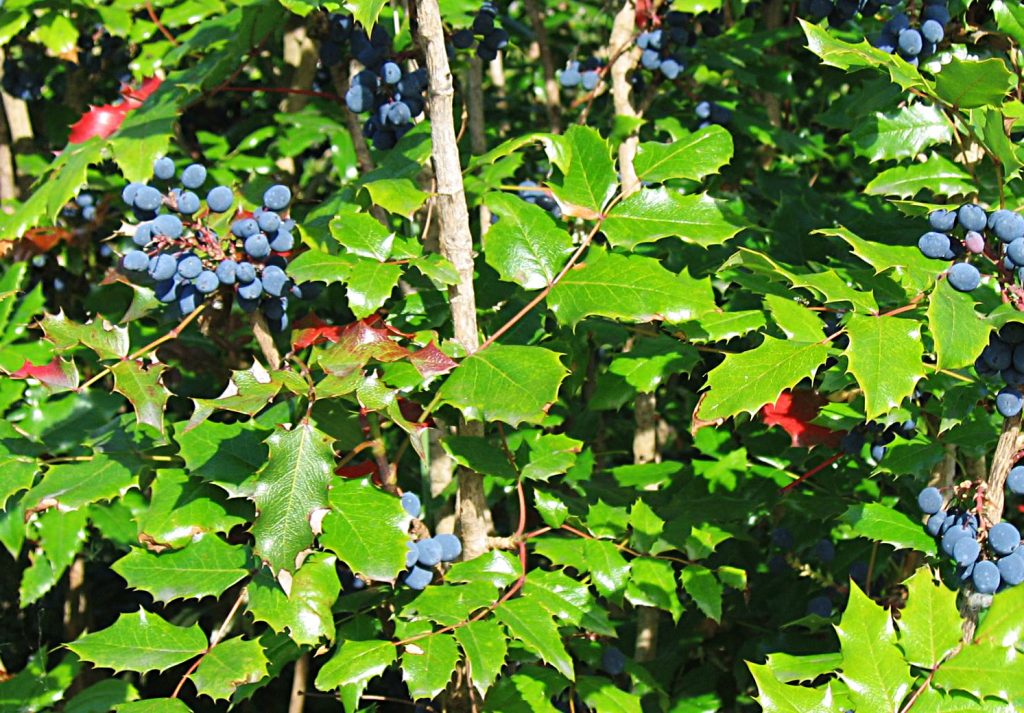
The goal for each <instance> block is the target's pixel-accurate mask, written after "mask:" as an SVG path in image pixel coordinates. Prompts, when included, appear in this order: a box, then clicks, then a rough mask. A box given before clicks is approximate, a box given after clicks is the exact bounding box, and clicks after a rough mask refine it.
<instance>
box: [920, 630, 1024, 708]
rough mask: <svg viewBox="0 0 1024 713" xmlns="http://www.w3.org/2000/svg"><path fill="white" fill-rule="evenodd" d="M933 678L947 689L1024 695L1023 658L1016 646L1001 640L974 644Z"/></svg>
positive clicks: (1012, 696)
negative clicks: (1007, 644)
mask: <svg viewBox="0 0 1024 713" xmlns="http://www.w3.org/2000/svg"><path fill="white" fill-rule="evenodd" d="M933 681H934V684H935V686H937V687H938V688H941V689H943V690H945V691H966V692H967V693H970V694H971V695H973V696H976V697H977V698H984V697H986V696H998V697H999V698H1002V699H1005V700H1007V701H1018V700H1020V698H1021V697H1022V696H1024V659H1022V658H1021V654H1020V652H1018V651H1017V650H1016V649H1015V648H1013V647H1006V646H1003V645H1002V644H1001V643H981V644H973V645H971V646H965V647H964V648H963V649H961V650H960V653H958V654H957V655H956V656H953V657H951V658H950V659H949V660H948V661H946V662H945V663H944V664H942V666H940V667H939V669H938V670H937V671H936V672H935V678H934V679H933Z"/></svg>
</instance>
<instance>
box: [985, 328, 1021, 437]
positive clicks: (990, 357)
mask: <svg viewBox="0 0 1024 713" xmlns="http://www.w3.org/2000/svg"><path fill="white" fill-rule="evenodd" d="M974 370H975V371H977V372H978V376H981V377H987V376H996V375H999V376H1000V377H1001V378H1002V380H1003V382H1004V383H1005V386H1004V387H1003V388H1002V389H1000V390H999V392H998V393H997V394H996V410H997V411H998V412H999V414H1000V415H1001V416H1003V417H1004V418H1013V417H1014V416H1016V415H1017V414H1019V413H1020V412H1021V408H1022V407H1024V397H1022V396H1021V392H1020V387H1021V386H1024V324H1021V323H1020V322H1008V323H1007V324H1004V325H1003V326H1002V327H1001V328H1000V329H999V331H998V332H996V333H994V334H992V335H991V336H990V337H989V341H988V346H986V347H985V349H984V350H983V351H982V352H981V356H979V357H978V358H977V359H976V360H975V362H974Z"/></svg>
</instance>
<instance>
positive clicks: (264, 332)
mask: <svg viewBox="0 0 1024 713" xmlns="http://www.w3.org/2000/svg"><path fill="white" fill-rule="evenodd" d="M249 320H250V321H251V322H252V334H253V336H254V337H256V343H257V344H259V345H260V351H262V352H263V358H264V359H266V360H267V368H268V369H270V370H271V371H273V370H274V369H276V368H278V367H279V366H281V353H280V352H279V351H278V350H277V345H276V344H274V335H272V334H271V333H270V325H269V324H267V319H266V317H264V316H263V313H262V312H260V311H259V310H258V309H257V310H255V311H254V312H252V313H251V314H250V315H249Z"/></svg>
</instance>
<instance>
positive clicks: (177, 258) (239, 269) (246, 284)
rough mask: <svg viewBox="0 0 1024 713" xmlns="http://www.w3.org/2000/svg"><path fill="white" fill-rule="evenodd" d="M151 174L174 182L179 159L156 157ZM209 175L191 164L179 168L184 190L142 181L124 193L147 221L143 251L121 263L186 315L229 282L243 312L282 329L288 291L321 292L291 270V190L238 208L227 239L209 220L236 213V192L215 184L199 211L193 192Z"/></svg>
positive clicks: (142, 228)
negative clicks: (257, 204)
mask: <svg viewBox="0 0 1024 713" xmlns="http://www.w3.org/2000/svg"><path fill="white" fill-rule="evenodd" d="M153 174H154V176H155V177H156V178H157V179H158V180H159V181H162V182H165V183H166V182H170V181H171V180H172V179H173V178H174V176H175V167H174V162H173V161H172V160H171V159H169V158H161V159H158V160H157V161H156V163H155V164H154V166H153ZM206 178H207V176H206V168H204V167H203V166H202V165H200V164H192V165H190V166H188V167H187V168H186V169H185V170H184V171H182V173H181V188H173V189H171V190H169V191H168V192H167V193H166V194H165V193H163V192H161V191H160V190H159V189H157V188H154V187H153V186H149V185H144V184H140V183H129V184H128V185H127V186H125V188H124V191H123V192H122V194H121V197H122V199H123V200H124V202H125V203H127V204H128V205H129V206H131V207H132V209H133V211H134V213H135V216H136V218H138V219H139V220H140V221H141V222H140V223H139V224H138V225H136V226H135V233H134V235H133V236H132V242H134V243H135V245H136V246H137V247H138V249H137V250H129V251H128V252H126V253H125V254H124V256H123V257H122V259H121V267H122V268H123V270H124V271H125V272H126V273H127V274H128V275H129V276H130V277H131V278H132V279H134V280H135V281H137V282H152V283H153V286H154V290H155V292H156V297H157V299H159V300H160V301H161V302H164V303H166V304H172V303H173V304H175V305H176V306H177V309H178V311H179V312H180V313H181V315H183V316H184V315H187V314H190V313H192V312H193V311H195V309H196V308H197V307H198V306H199V305H200V304H201V303H202V301H203V300H204V299H205V298H206V296H207V295H209V294H211V293H213V292H216V291H217V290H218V289H220V288H221V287H222V286H223V287H224V288H225V289H230V290H231V291H233V292H235V293H236V294H237V299H238V303H239V305H240V306H241V307H242V309H243V310H245V311H247V312H251V311H253V310H254V309H256V308H257V307H259V308H260V309H261V310H262V312H263V314H264V315H265V316H266V318H267V321H268V323H269V324H270V327H271V329H272V330H274V331H277V332H280V331H284V330H285V329H287V328H288V314H287V312H286V308H287V306H288V295H289V294H290V295H293V296H295V297H300V298H302V297H310V296H312V294H313V293H314V292H315V287H314V286H313V285H302V286H301V287H300V286H297V285H294V284H293V283H292V281H291V280H290V279H289V277H288V275H287V273H286V272H285V270H286V267H287V264H288V261H287V258H286V257H285V255H284V254H287V253H289V252H290V251H291V250H292V248H293V247H294V246H295V239H294V237H293V236H292V230H294V228H295V222H294V221H292V220H290V219H289V218H287V217H286V216H285V215H282V212H283V211H286V210H287V208H288V204H289V203H290V202H291V191H289V190H288V188H287V187H286V186H282V185H274V186H271V187H270V188H268V189H267V191H266V192H265V193H264V194H263V206H262V207H261V208H258V209H256V210H255V211H252V212H248V211H239V212H238V213H236V214H235V220H234V221H233V222H232V223H231V226H230V230H228V231H226V232H225V234H224V235H223V236H221V235H218V234H217V232H216V230H214V229H213V228H211V227H210V225H209V224H208V223H209V221H210V219H212V218H213V214H223V213H227V212H228V211H230V210H231V209H232V207H233V206H234V203H235V197H234V194H233V193H232V191H231V189H230V188H228V187H227V186H215V187H214V188H213V189H211V190H210V191H209V193H207V195H206V207H207V211H201V205H202V204H201V201H200V199H199V196H198V195H197V194H196V193H195V192H194V191H195V190H197V189H199V188H201V187H202V186H203V184H204V183H205V182H206ZM165 209H167V210H166V211H165ZM283 253H284V254H283Z"/></svg>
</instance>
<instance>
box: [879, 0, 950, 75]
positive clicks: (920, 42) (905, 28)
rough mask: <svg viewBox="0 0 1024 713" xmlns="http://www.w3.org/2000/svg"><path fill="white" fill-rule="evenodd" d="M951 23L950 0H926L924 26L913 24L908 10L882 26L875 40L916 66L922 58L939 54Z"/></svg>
mask: <svg viewBox="0 0 1024 713" xmlns="http://www.w3.org/2000/svg"><path fill="white" fill-rule="evenodd" d="M947 24H949V9H948V8H947V7H946V0H925V5H924V8H923V9H922V10H921V26H920V27H911V25H910V18H909V17H907V15H906V14H905V13H902V12H901V13H898V14H896V15H893V17H892V19H890V20H889V21H888V22H886V23H885V25H883V26H882V32H881V33H880V34H879V35H878V37H876V38H875V40H874V41H873V42H872V44H873V45H874V46H875V47H877V48H878V49H880V50H882V51H884V52H888V53H889V54H899V56H900V57H902V58H903V59H905V60H906V61H907V62H909V63H910V64H912V65H914V66H915V67H916V66H917V63H918V62H919V61H920V60H922V59H927V58H928V57H930V56H931V55H933V54H935V50H936V48H937V46H938V44H939V43H940V42H942V38H943V37H945V35H946V25H947Z"/></svg>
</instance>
